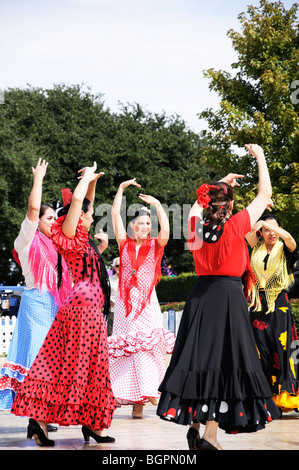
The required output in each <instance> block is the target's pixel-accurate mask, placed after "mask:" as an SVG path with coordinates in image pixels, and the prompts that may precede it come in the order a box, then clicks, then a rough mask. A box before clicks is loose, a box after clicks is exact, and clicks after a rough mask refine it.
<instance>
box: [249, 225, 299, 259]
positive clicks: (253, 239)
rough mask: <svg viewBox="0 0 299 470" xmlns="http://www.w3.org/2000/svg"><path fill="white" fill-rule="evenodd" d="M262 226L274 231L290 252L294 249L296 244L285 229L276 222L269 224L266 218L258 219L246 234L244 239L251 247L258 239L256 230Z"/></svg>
mask: <svg viewBox="0 0 299 470" xmlns="http://www.w3.org/2000/svg"><path fill="white" fill-rule="evenodd" d="M262 228H264V229H266V230H269V231H270V232H274V233H275V234H276V235H277V236H278V237H280V238H282V239H283V241H284V242H285V244H286V247H287V248H288V250H289V251H290V252H291V253H292V252H293V251H294V250H295V249H296V246H297V244H296V241H295V240H294V238H293V237H292V235H291V234H290V233H289V232H288V231H287V230H284V229H283V228H281V227H279V226H278V225H276V224H271V223H269V222H267V220H259V221H258V222H257V223H256V224H254V226H253V227H252V230H251V232H249V234H247V235H246V239H247V241H248V243H249V244H250V246H251V247H253V246H254V245H255V243H256V242H257V240H258V236H257V235H256V232H258V231H259V230H261V229H262Z"/></svg>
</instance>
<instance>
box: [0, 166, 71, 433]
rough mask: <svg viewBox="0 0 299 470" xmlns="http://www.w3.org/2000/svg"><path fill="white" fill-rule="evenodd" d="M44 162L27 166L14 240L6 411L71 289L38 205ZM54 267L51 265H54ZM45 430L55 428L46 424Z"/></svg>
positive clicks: (0, 402) (46, 209) (47, 218)
mask: <svg viewBox="0 0 299 470" xmlns="http://www.w3.org/2000/svg"><path fill="white" fill-rule="evenodd" d="M47 167H48V163H47V162H46V161H45V160H41V159H39V160H38V162H37V165H36V167H35V168H32V173H33V185H32V189H31V192H30V196H29V199H28V210H27V214H26V217H25V219H24V221H23V222H22V225H21V230H20V232H19V235H18V237H17V238H16V240H15V242H14V257H15V259H16V261H17V262H18V263H19V264H20V266H21V268H22V273H23V276H24V278H25V284H26V288H25V289H24V292H23V295H22V298H21V303H20V308H19V311H18V317H17V321H16V326H15V329H14V332H13V335H12V339H11V342H10V346H9V350H8V355H7V358H6V361H5V363H4V365H3V368H2V370H1V372H0V409H2V410H10V409H11V407H12V404H13V400H14V398H15V396H16V393H17V391H18V389H19V387H20V384H21V383H22V382H23V380H24V378H25V376H26V374H27V373H28V371H29V369H30V367H31V366H32V363H33V361H34V359H35V357H36V355H37V353H38V351H39V349H40V347H41V345H42V344H43V342H44V339H45V337H46V335H47V333H48V331H49V329H50V327H51V325H52V322H53V320H54V318H55V315H56V313H57V310H58V308H59V306H60V305H61V304H62V303H63V301H64V299H65V298H66V296H67V295H68V293H69V291H70V290H71V281H70V277H69V273H68V268H67V266H66V263H65V261H64V259H63V258H62V257H61V255H58V254H57V251H56V249H55V247H54V245H53V243H52V241H51V239H50V237H51V227H52V225H53V223H54V220H55V212H54V210H53V209H52V207H50V206H48V205H46V204H41V200H42V185H43V180H44V177H45V175H46V171H47ZM58 265H59V266H60V269H57V266H58ZM48 430H51V431H54V430H57V428H56V427H54V426H52V425H49V426H48Z"/></svg>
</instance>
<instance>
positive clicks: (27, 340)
mask: <svg viewBox="0 0 299 470" xmlns="http://www.w3.org/2000/svg"><path fill="white" fill-rule="evenodd" d="M57 310H58V306H57V304H56V301H55V299H54V297H53V295H52V294H51V293H50V292H47V291H40V290H39V289H28V290H24V293H23V295H22V299H21V303H20V308H19V312H18V317H17V322H16V326H15V329H14V332H13V335H12V339H11V343H10V346H9V350H8V355H7V358H6V361H5V363H4V365H3V367H2V369H1V371H0V409H1V410H10V409H11V407H12V404H13V400H14V397H15V395H16V392H17V390H18V389H19V387H20V384H21V383H22V382H23V380H24V378H25V376H26V374H27V373H28V371H29V369H30V367H31V365H32V363H33V361H34V359H35V357H36V356H37V353H38V351H39V350H40V347H41V345H42V344H43V342H44V339H45V337H46V335H47V333H48V331H49V329H50V327H51V325H52V323H53V320H54V318H55V315H56V313H57Z"/></svg>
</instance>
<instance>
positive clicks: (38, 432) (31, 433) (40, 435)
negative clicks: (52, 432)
mask: <svg viewBox="0 0 299 470" xmlns="http://www.w3.org/2000/svg"><path fill="white" fill-rule="evenodd" d="M32 437H34V440H35V442H36V444H38V445H39V446H42V447H53V446H54V445H55V442H54V441H51V439H48V438H47V436H46V435H45V433H44V431H43V429H42V428H41V427H40V425H39V424H38V423H37V422H36V421H35V420H34V419H32V418H30V419H29V424H28V427H27V439H31V438H32Z"/></svg>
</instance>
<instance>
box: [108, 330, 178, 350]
mask: <svg viewBox="0 0 299 470" xmlns="http://www.w3.org/2000/svg"><path fill="white" fill-rule="evenodd" d="M175 339H176V337H175V335H174V334H173V333H172V332H171V331H169V330H165V329H164V328H155V329H154V330H152V332H151V334H150V335H147V334H146V333H143V332H142V331H138V332H136V334H135V335H130V334H128V335H113V334H112V335H111V336H109V337H108V354H109V357H121V356H125V357H128V356H130V355H131V354H135V353H138V352H142V351H152V350H153V349H155V348H158V349H159V350H162V353H164V354H170V353H172V351H173V348H174V343H175Z"/></svg>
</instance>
